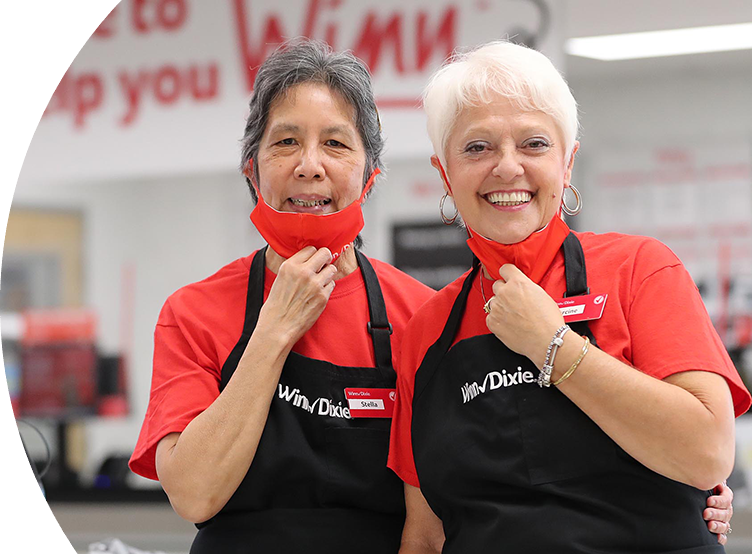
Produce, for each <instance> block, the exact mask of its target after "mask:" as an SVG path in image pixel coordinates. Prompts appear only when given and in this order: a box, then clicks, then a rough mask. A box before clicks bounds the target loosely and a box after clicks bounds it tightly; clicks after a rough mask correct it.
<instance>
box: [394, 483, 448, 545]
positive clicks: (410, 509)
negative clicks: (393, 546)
mask: <svg viewBox="0 0 752 554" xmlns="http://www.w3.org/2000/svg"><path fill="white" fill-rule="evenodd" d="M405 507H406V509H407V516H406V518H405V527H404V528H403V530H402V543H401V544H400V550H399V554H438V553H440V552H441V549H442V548H443V547H444V527H443V525H442V523H441V520H440V519H439V518H438V517H437V516H436V514H435V513H433V510H431V507H430V506H429V505H428V503H427V502H426V499H425V498H424V497H423V493H421V492H420V489H419V488H417V487H413V486H412V485H408V484H407V483H405Z"/></svg>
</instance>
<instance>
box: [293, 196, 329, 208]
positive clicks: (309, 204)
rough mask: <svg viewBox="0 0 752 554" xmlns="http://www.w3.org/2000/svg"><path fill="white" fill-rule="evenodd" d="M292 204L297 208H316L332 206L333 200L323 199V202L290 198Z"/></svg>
mask: <svg viewBox="0 0 752 554" xmlns="http://www.w3.org/2000/svg"><path fill="white" fill-rule="evenodd" d="M289 200H290V202H291V203H292V204H293V205H295V206H300V207H301V208H315V207H317V206H326V205H327V204H330V203H331V202H332V201H331V199H329V198H327V199H322V200H302V199H300V198H290V199H289Z"/></svg>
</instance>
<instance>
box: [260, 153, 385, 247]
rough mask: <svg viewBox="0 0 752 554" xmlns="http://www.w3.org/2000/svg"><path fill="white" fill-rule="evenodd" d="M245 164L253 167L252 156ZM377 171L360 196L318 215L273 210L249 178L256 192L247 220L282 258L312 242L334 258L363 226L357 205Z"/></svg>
mask: <svg viewBox="0 0 752 554" xmlns="http://www.w3.org/2000/svg"><path fill="white" fill-rule="evenodd" d="M248 164H249V167H253V165H252V164H253V160H250V161H249V162H248ZM379 173H381V170H380V169H378V168H376V169H374V170H373V173H371V176H370V177H369V178H368V182H367V183H366V186H365V187H363V192H362V193H361V195H360V198H358V199H357V200H356V201H355V202H353V203H352V204H350V205H349V206H347V207H346V208H344V209H342V210H340V211H338V212H334V213H331V214H321V215H317V214H301V213H295V212H280V211H277V210H275V209H274V208H272V207H271V206H269V204H267V203H266V202H265V201H264V199H263V197H262V196H261V190H260V189H259V187H258V186H257V185H256V183H255V181H254V179H251V182H252V183H253V187H254V188H255V189H256V194H258V202H257V203H256V207H255V208H254V209H253V211H252V212H251V221H252V222H253V224H254V225H255V226H256V229H258V232H259V233H260V234H261V236H262V237H264V240H265V241H266V242H267V243H268V244H269V246H271V247H272V250H274V251H275V252H276V253H277V254H279V255H280V256H282V257H283V258H289V257H290V256H292V255H293V254H295V253H296V252H299V251H300V250H302V249H303V248H305V247H306V246H315V247H316V248H324V247H326V248H328V249H329V250H330V251H331V253H332V257H333V259H332V261H334V260H336V259H337V258H339V256H340V255H341V254H342V253H344V252H345V251H346V250H347V249H348V248H350V247H351V246H352V243H353V241H354V240H355V239H356V237H357V236H358V233H360V231H362V230H363V225H364V224H365V222H364V220H363V211H362V210H361V207H360V206H361V204H362V203H363V199H364V198H365V196H366V193H367V192H368V190H369V189H370V188H371V185H372V184H373V180H374V179H375V178H376V175H378V174H379Z"/></svg>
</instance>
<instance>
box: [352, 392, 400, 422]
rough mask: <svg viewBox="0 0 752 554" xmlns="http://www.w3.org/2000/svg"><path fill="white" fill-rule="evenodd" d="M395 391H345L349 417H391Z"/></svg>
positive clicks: (395, 395)
mask: <svg viewBox="0 0 752 554" xmlns="http://www.w3.org/2000/svg"><path fill="white" fill-rule="evenodd" d="M396 397H397V391H396V390H395V389H345V398H347V404H348V408H349V409H350V417H389V418H391V417H392V413H394V400H395V398H396Z"/></svg>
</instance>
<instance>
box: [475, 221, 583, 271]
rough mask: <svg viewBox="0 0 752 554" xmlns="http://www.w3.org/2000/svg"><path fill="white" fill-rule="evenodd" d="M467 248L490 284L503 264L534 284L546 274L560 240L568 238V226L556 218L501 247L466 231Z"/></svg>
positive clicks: (481, 236)
mask: <svg viewBox="0 0 752 554" xmlns="http://www.w3.org/2000/svg"><path fill="white" fill-rule="evenodd" d="M467 231H468V235H470V238H468V239H467V245H468V246H469V247H470V250H472V252H473V254H475V255H476V256H477V257H478V259H479V260H480V261H481V263H482V264H483V266H484V267H485V268H486V271H488V273H489V275H491V278H493V280H494V281H496V280H498V279H500V276H499V269H500V268H501V266H503V265H504V264H514V265H515V266H517V268H518V269H520V271H522V272H523V273H524V274H525V275H527V277H528V278H529V279H530V280H531V281H533V282H534V283H536V284H540V281H541V279H543V276H544V275H545V274H546V271H547V270H548V268H549V266H550V265H551V262H553V260H554V257H555V256H556V253H557V252H558V251H559V248H561V245H562V243H563V242H564V239H566V238H567V235H569V226H568V225H567V224H566V223H564V220H563V219H561V217H560V216H559V215H555V216H554V217H553V218H552V219H551V221H550V222H549V223H548V225H546V226H545V227H544V228H543V229H541V230H540V231H537V232H535V233H533V234H531V235H530V236H529V237H527V238H526V239H524V240H522V241H520V242H517V243H515V244H501V243H499V242H496V241H493V240H491V239H488V238H486V237H484V236H483V235H480V234H478V233H476V232H475V231H473V230H472V229H471V228H470V227H467Z"/></svg>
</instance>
